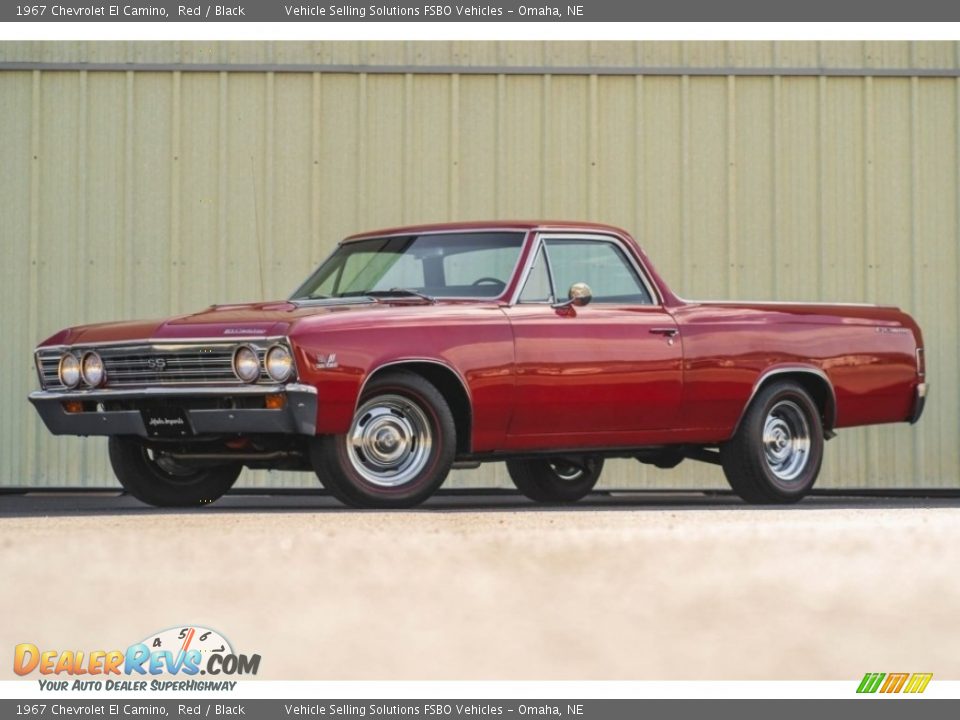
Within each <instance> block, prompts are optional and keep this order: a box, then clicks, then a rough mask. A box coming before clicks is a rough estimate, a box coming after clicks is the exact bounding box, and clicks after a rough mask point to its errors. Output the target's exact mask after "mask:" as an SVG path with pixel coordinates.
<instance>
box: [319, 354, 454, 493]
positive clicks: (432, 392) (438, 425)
mask: <svg viewBox="0 0 960 720" xmlns="http://www.w3.org/2000/svg"><path fill="white" fill-rule="evenodd" d="M456 448H457V430H456V425H455V424H454V421H453V413H452V412H450V406H449V405H448V404H447V401H446V400H445V399H444V397H443V395H442V394H441V393H440V391H439V390H437V388H436V387H434V385H432V384H431V383H430V382H428V381H427V380H425V379H424V378H422V377H421V376H419V375H417V374H415V373H412V372H408V371H403V370H398V371H396V372H390V373H388V374H384V375H380V376H379V377H376V378H374V379H373V380H371V381H370V382H369V383H368V384H367V387H366V388H365V389H364V391H363V396H362V397H361V398H360V400H359V402H358V403H357V413H356V416H355V417H354V419H353V424H352V425H351V427H350V430H348V431H347V432H346V433H344V434H342V435H322V436H320V437H317V438H315V439H314V440H313V442H312V444H311V446H310V460H311V462H312V464H313V468H314V470H315V471H316V473H317V477H319V478H320V481H321V482H322V483H323V485H324V487H326V488H327V490H329V491H330V494H332V495H333V496H334V497H336V498H337V499H338V500H340V501H341V502H343V503H344V504H346V505H349V506H351V507H358V508H386V509H389V508H407V507H413V506H414V505H419V504H420V503H422V502H423V501H424V500H426V499H427V498H428V497H430V496H431V495H432V494H433V493H434V492H435V491H436V489H437V488H439V487H440V485H442V484H443V481H444V480H446V478H447V474H448V473H449V472H450V466H451V465H452V464H453V458H454V455H455V453H456ZM391 453H396V455H395V456H394V455H393V454H391Z"/></svg>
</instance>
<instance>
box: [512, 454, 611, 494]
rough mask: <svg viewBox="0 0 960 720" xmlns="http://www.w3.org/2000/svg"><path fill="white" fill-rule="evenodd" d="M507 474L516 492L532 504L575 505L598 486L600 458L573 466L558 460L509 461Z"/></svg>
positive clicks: (570, 462)
mask: <svg viewBox="0 0 960 720" xmlns="http://www.w3.org/2000/svg"><path fill="white" fill-rule="evenodd" d="M507 472H508V473H510V479H511V480H513V484H514V485H516V486H517V489H518V490H519V491H520V492H522V493H523V494H524V495H526V496H527V497H528V498H530V499H531V500H534V501H536V502H542V503H569V502H576V501H577V500H579V499H580V498H582V497H584V496H585V495H586V494H587V493H589V492H590V491H591V490H593V487H594V485H596V484H597V480H599V479H600V473H601V472H603V458H598V457H588V458H583V459H582V460H579V461H578V462H576V463H574V462H572V461H570V460H564V459H561V458H546V459H539V458H537V459H527V460H508V461H507Z"/></svg>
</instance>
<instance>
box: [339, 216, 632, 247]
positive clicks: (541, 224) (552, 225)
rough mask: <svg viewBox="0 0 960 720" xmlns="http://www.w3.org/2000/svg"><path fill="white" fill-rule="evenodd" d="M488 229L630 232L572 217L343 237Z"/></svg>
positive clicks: (425, 227) (447, 225)
mask: <svg viewBox="0 0 960 720" xmlns="http://www.w3.org/2000/svg"><path fill="white" fill-rule="evenodd" d="M487 230H488V231H494V232H497V231H499V232H505V231H509V230H516V231H522V232H529V231H531V230H560V231H564V230H578V231H587V232H604V233H610V232H612V233H616V234H617V235H629V233H627V232H626V231H625V230H623V229H621V228H618V227H615V226H613V225H604V224H602V223H589V222H573V221H570V220H487V221H472V222H459V223H434V224H429V225H403V226H400V227H393V228H384V229H381V230H373V231H370V232H363V233H357V234H355V235H350V236H349V237H347V238H344V242H349V241H351V240H361V239H363V238H373V237H385V236H387V235H418V234H423V233H437V232H450V233H456V232H478V231H487Z"/></svg>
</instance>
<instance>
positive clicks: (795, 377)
mask: <svg viewBox="0 0 960 720" xmlns="http://www.w3.org/2000/svg"><path fill="white" fill-rule="evenodd" d="M781 380H792V381H793V382H795V383H797V384H798V385H800V386H801V387H803V389H804V390H806V391H807V392H808V393H810V397H811V398H813V401H814V402H815V403H816V404H817V408H819V410H820V418H821V419H822V420H823V430H824V432H830V431H832V430H833V426H834V424H835V423H836V420H837V408H836V398H835V397H834V394H833V388H832V387H831V386H830V381H829V380H827V379H826V378H825V377H822V376H821V375H819V374H818V373H813V372H806V371H804V370H796V371H787V372H775V373H771V374H769V375H767V376H766V377H765V378H764V379H763V380H762V381H761V382H760V384H759V385H757V387H756V389H755V390H754V395H756V394H757V393H758V392H759V391H760V390H761V389H762V388H764V387H766V386H767V385H769V384H770V383H774V382H778V381H781ZM752 399H753V398H751V400H752Z"/></svg>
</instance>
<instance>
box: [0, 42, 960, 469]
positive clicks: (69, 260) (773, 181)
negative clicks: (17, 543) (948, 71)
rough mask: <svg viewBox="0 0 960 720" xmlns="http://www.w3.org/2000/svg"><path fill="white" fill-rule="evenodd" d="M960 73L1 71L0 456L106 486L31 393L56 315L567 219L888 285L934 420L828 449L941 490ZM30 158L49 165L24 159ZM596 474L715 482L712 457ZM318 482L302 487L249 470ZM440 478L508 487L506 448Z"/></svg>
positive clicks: (478, 51) (504, 52)
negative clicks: (417, 226)
mask: <svg viewBox="0 0 960 720" xmlns="http://www.w3.org/2000/svg"><path fill="white" fill-rule="evenodd" d="M141 45H142V44H140V43H113V44H78V43H61V44H53V45H51V44H46V43H41V44H34V43H8V44H5V45H3V46H0V56H2V58H3V59H8V60H9V59H21V60H31V59H37V58H38V57H40V58H42V59H44V60H50V61H54V60H57V61H59V60H64V61H73V60H79V61H84V60H86V61H91V62H168V61H169V62H215V63H224V62H226V63H229V62H244V63H251V62H253V63H259V62H302V63H307V62H334V63H356V62H366V63H375V62H376V63H398V64H399V63H405V64H414V65H415V64H425V65H432V64H437V63H451V64H455V63H461V62H462V63H474V64H483V65H491V64H513V65H524V66H528V65H537V64H543V65H548V66H549V65H555V66H559V65H570V64H581V65H582V64H594V65H601V64H602V65H631V64H638V63H639V64H659V65H670V66H679V65H683V64H688V65H690V66H700V67H703V66H710V65H712V64H715V65H719V64H727V65H733V66H744V67H750V66H762V65H765V64H773V65H777V66H783V67H797V66H815V65H817V64H818V63H823V64H824V65H826V66H832V67H856V66H863V65H870V66H872V67H878V68H884V67H901V66H903V64H904V63H907V64H908V65H909V66H916V67H946V66H947V65H951V66H952V65H954V64H955V63H956V58H957V46H956V45H955V44H954V43H920V44H915V43H907V44H900V45H887V44H874V43H844V44H820V43H716V44H684V43H640V44H635V43H615V44H614V43H610V44H606V43H577V44H570V45H568V46H567V45H564V46H560V47H554V46H552V45H550V44H544V43H476V44H473V43H441V44H436V45H428V46H424V45H423V44H422V43H393V44H379V43H342V44H335V43H334V44H331V43H296V44H293V43H290V44H284V43H268V44H261V43H248V44H239V45H233V44H229V45H227V44H217V43H210V44H198V43H158V44H153V45H149V46H147V47H142V46H141ZM958 115H960V81H958V80H956V79H936V78H922V77H921V78H884V77H873V78H871V77H863V78H857V77H851V78H839V77H829V78H827V77H819V78H813V77H809V78H808V77H801V78H794V77H778V76H763V77H732V76H730V77H723V76H721V77H697V76H682V75H680V76H647V77H642V76H639V77H632V76H627V77H610V76H596V75H592V76H591V75H584V76H576V77H572V76H554V75H549V74H531V75H523V76H513V75H449V74H442V75H411V74H406V75H404V74H400V75H375V74H370V75H367V74H327V73H292V74H291V73H277V74H271V73H236V74H234V73H229V72H211V73H203V72H201V73H175V72H145V73H142V72H84V71H81V70H78V71H75V72H40V71H34V72H4V73H2V74H0V165H2V167H3V168H4V170H5V172H4V173H3V174H2V176H0V217H2V218H3V223H2V224H0V241H2V243H0V244H2V247H3V249H4V251H5V258H6V260H7V262H5V263H4V265H3V267H2V268H0V301H2V303H3V307H4V308H5V318H6V320H7V322H6V323H5V326H4V328H5V330H6V337H7V338H9V343H10V344H9V345H8V355H7V357H8V358H9V359H10V361H8V363H7V364H6V367H9V368H12V369H14V370H13V371H12V372H9V373H3V374H0V398H2V399H3V400H4V403H3V408H2V410H0V472H2V473H3V475H2V479H0V481H2V482H3V483H7V484H37V485H42V484H54V485H65V484H67V485H83V484H87V485H100V484H104V483H110V482H112V480H111V478H110V474H109V468H108V464H107V461H106V456H105V453H104V447H105V443H103V442H102V441H97V440H90V441H87V440H79V439H57V438H52V437H50V436H49V435H48V434H47V433H46V432H45V431H43V430H42V429H41V428H40V427H39V424H38V421H37V420H36V418H35V417H34V415H33V413H32V411H30V410H29V408H27V406H26V404H25V402H24V400H23V398H24V396H25V395H26V393H27V392H28V391H29V390H30V388H32V387H33V386H34V385H35V376H34V373H33V369H32V365H31V363H30V350H31V348H32V347H33V345H34V344H35V343H36V342H37V341H38V340H40V339H42V338H43V337H46V336H48V335H49V334H51V333H53V332H54V331H56V330H57V329H59V328H61V327H64V326H67V325H71V324H78V323H84V322H95V321H102V320H109V319H113V318H117V317H134V316H156V315H163V314H168V313H172V312H188V311H190V310H193V309H198V308H201V307H204V306H205V305H208V304H210V303H213V302H229V301H243V300H255V299H259V298H261V297H277V296H281V295H284V294H286V293H288V292H289V291H290V289H291V288H292V287H293V286H294V285H296V283H297V282H298V280H300V279H301V278H302V276H303V275H305V274H306V272H307V270H308V268H309V267H311V266H313V265H315V264H316V263H317V262H318V261H319V259H320V258H321V257H322V256H324V255H325V254H326V253H327V252H329V250H330V248H331V247H332V245H333V243H334V242H335V241H336V240H337V239H338V238H340V237H342V236H343V235H345V234H347V233H349V232H352V231H355V230H358V229H368V228H372V227H376V226H383V225H391V224H396V223H401V222H421V221H423V222H427V221H435V220H444V219H465V220H466V219H479V218H491V217H500V218H509V217H530V216H538V215H539V216H552V217H558V218H583V219H588V220H598V221H605V222H611V223H614V224H618V225H622V226H625V227H627V228H628V229H630V230H632V231H634V232H635V234H636V235H637V237H638V238H639V239H640V240H641V242H642V243H643V244H644V245H645V246H646V248H647V250H648V252H649V254H650V255H651V257H652V258H653V260H654V262H655V263H656V264H657V266H658V267H659V268H660V269H661V271H662V272H663V274H664V276H665V277H666V278H667V279H668V280H669V281H670V282H671V284H672V285H673V286H674V287H675V289H676V290H677V291H678V292H680V293H681V294H683V295H686V296H691V297H697V296H722V297H727V296H729V297H733V298H761V299H762V298H777V299H783V300H802V299H814V300H837V301H869V302H884V303H892V304H898V305H901V306H903V307H904V308H905V309H908V310H910V311H911V312H912V313H913V314H914V315H915V316H916V317H917V319H918V320H919V322H920V324H921V325H922V327H923V328H924V331H925V333H926V338H927V347H928V365H929V370H928V371H929V375H930V382H931V384H932V387H933V388H935V392H934V394H933V396H932V397H931V398H930V401H929V404H928V410H927V412H928V415H927V417H925V418H924V420H923V422H921V423H920V424H919V425H918V426H916V427H915V428H909V427H907V426H905V425H896V426H888V427H879V428H871V429H869V430H852V431H844V432H843V433H841V435H840V438H839V439H838V440H836V441H834V442H831V443H830V444H829V446H828V455H827V461H826V463H825V466H824V476H823V483H824V485H873V486H877V485H928V486H929V485H949V484H955V482H956V476H957V472H958V469H960V457H958V449H957V448H958V443H957V442H956V437H957V436H958V432H960V428H958V417H960V384H958V374H960V368H958V359H957V358H958V355H960V333H958V330H957V327H958V323H960V317H958V309H957V308H958V306H960V295H958V293H960V252H958V249H957V248H958V236H960V216H958V198H960V182H958V169H957V168H958V166H960V157H958V154H960V123H958ZM34 157H35V158H36V159H34ZM605 480H606V482H608V483H610V484H615V485H637V484H638V483H639V484H644V483H647V484H661V485H670V486H676V485H689V484H697V485H703V486H712V487H721V486H723V480H722V476H721V474H720V473H719V471H718V470H717V469H716V468H712V467H708V466H703V465H696V464H694V463H687V464H685V465H683V466H681V468H679V469H678V470H676V471H672V472H670V473H666V472H662V471H657V470H654V469H650V468H640V467H638V466H637V465H636V464H635V463H628V462H615V463H611V464H610V465H609V471H608V472H607V473H606V474H605ZM278 481H280V482H284V483H287V484H291V483H297V484H303V485H311V484H312V483H313V482H314V481H313V480H312V479H311V478H310V477H309V476H306V475H294V474H290V475H286V474H285V475H283V476H282V477H281V478H280V479H279V480H278V478H277V477H272V476H270V475H268V474H266V473H247V474H246V475H245V480H244V482H247V483H256V484H267V483H274V482H278ZM453 481H454V482H473V483H490V482H494V483H502V482H505V481H506V479H505V475H504V473H503V470H502V467H501V466H494V467H491V468H486V469H484V470H482V471H480V472H457V473H455V474H454V479H453Z"/></svg>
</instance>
